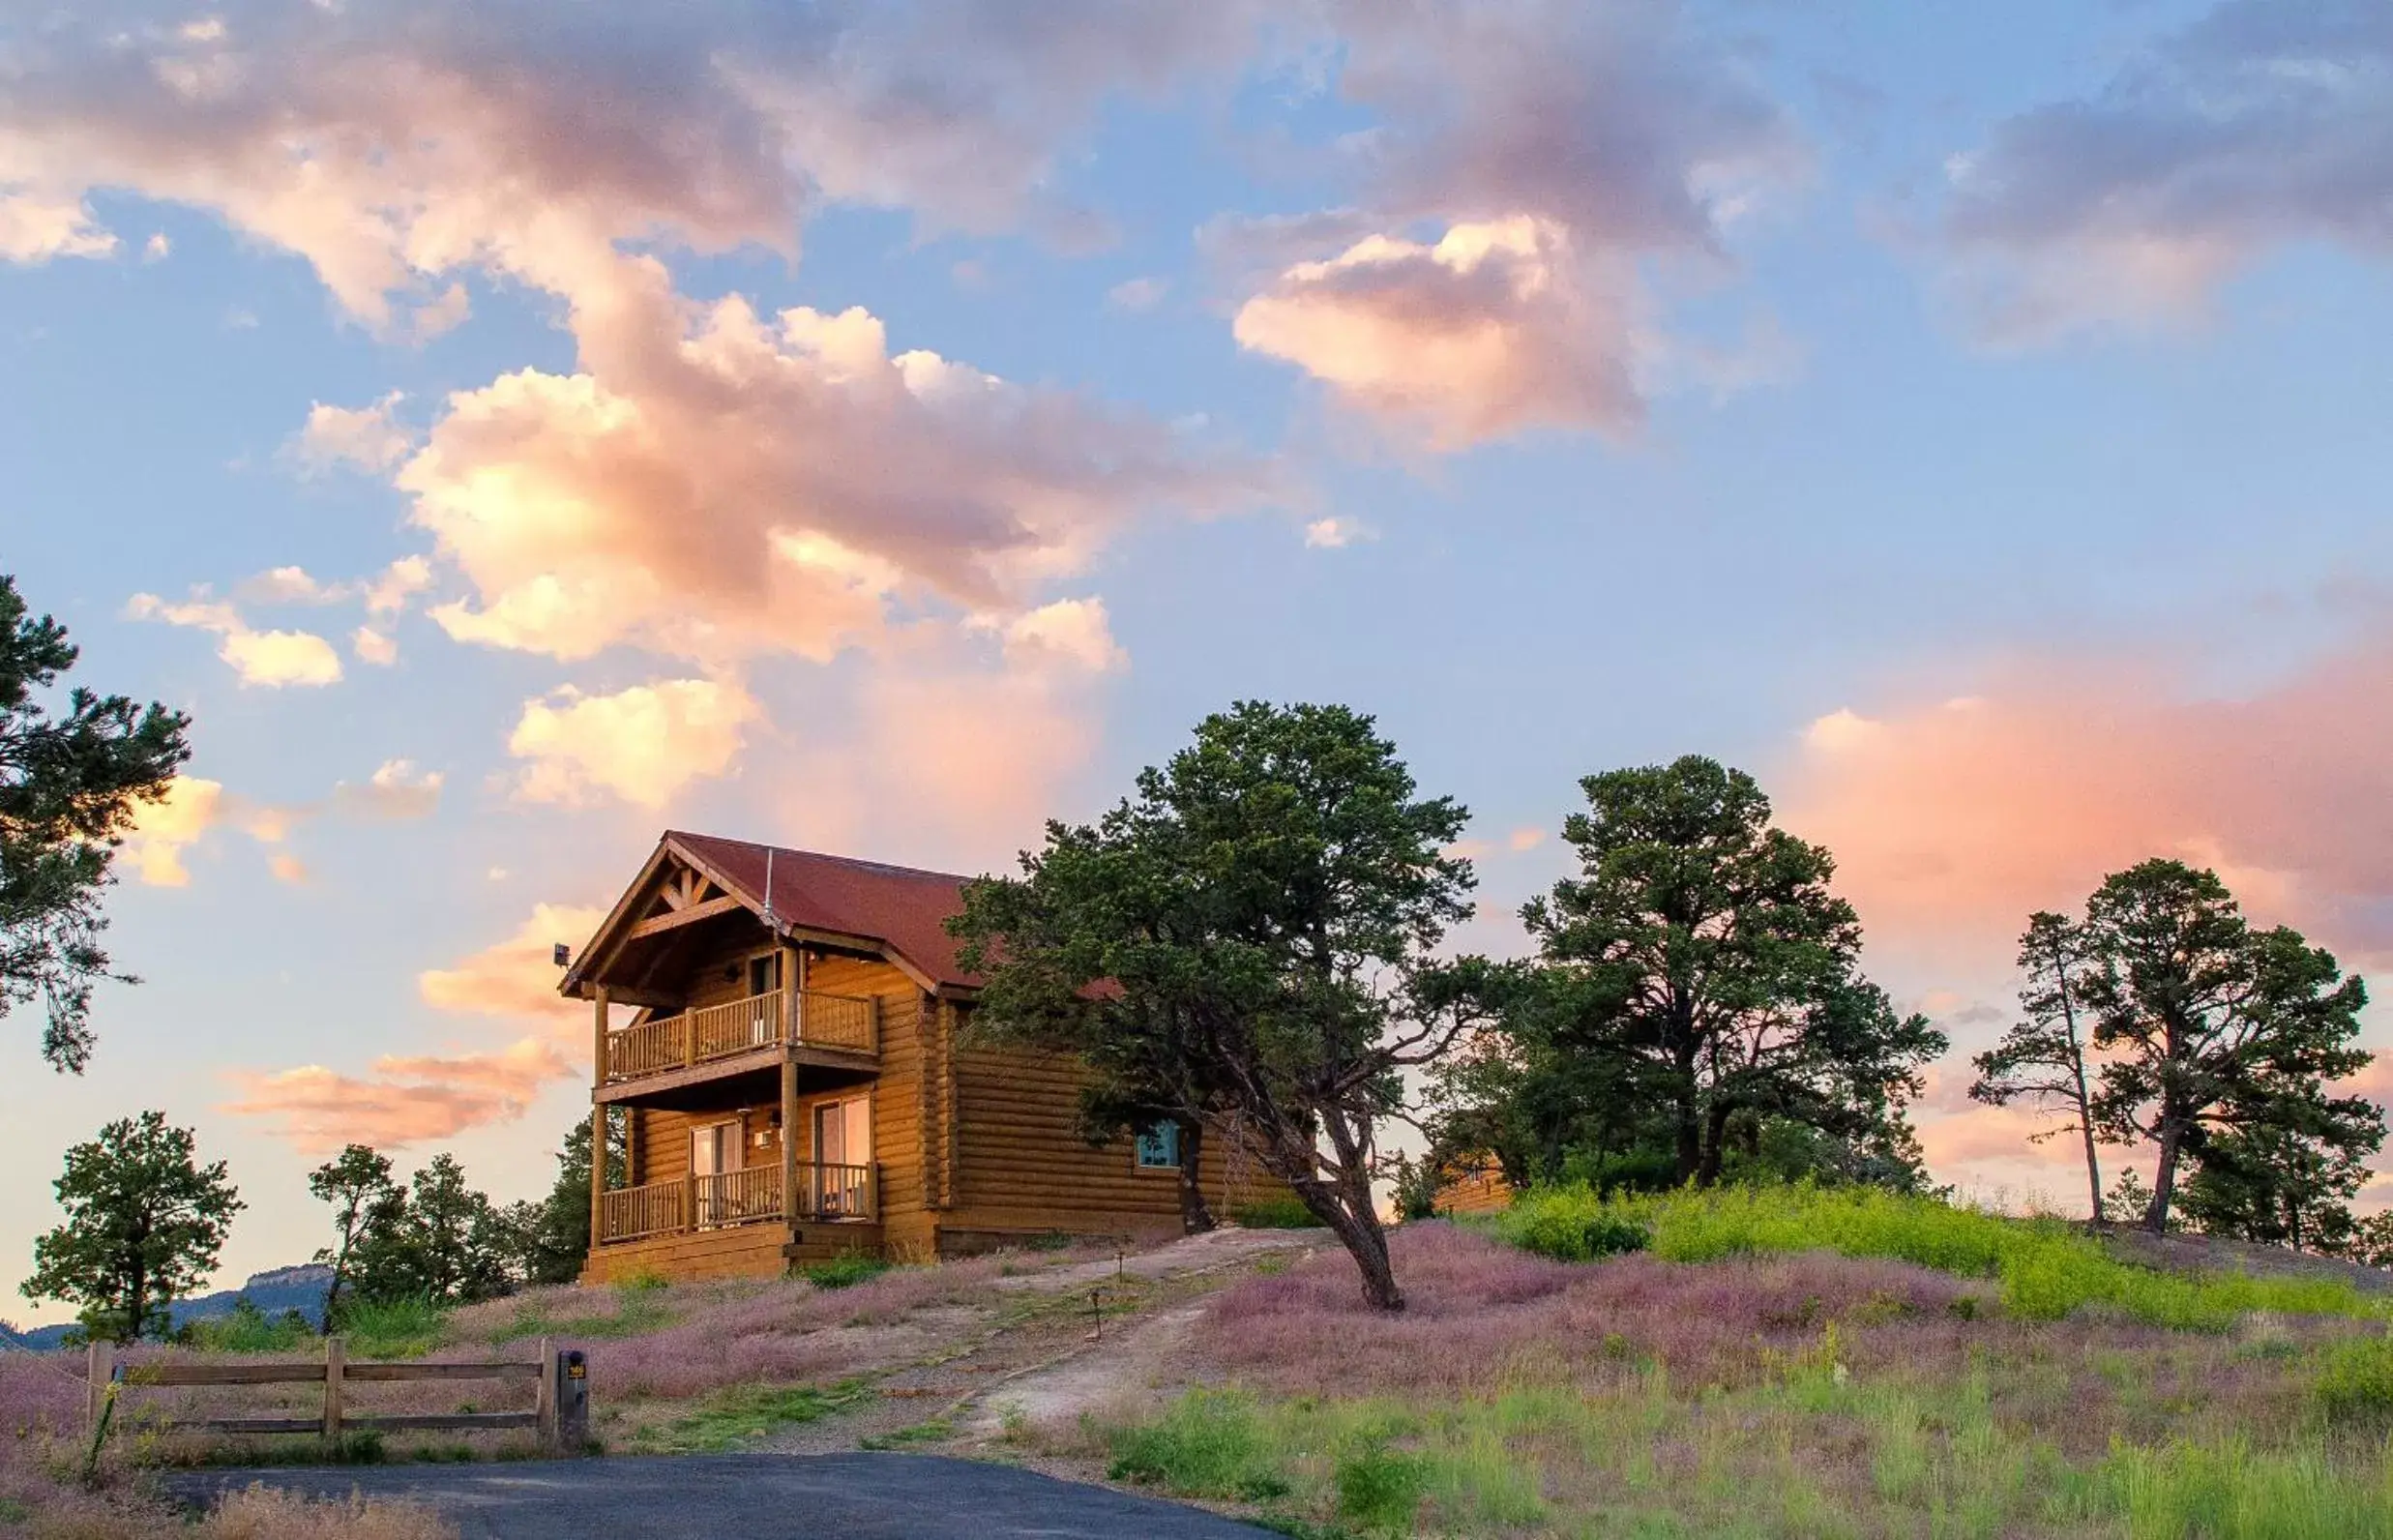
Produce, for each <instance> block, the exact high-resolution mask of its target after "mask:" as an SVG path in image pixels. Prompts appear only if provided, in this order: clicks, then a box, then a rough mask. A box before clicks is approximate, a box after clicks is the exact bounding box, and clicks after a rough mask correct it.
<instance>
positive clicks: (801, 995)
mask: <svg viewBox="0 0 2393 1540" xmlns="http://www.w3.org/2000/svg"><path fill="white" fill-rule="evenodd" d="M880 1040H881V1033H880V1001H879V1000H877V999H875V998H874V997H872V995H869V994H868V995H858V994H826V993H824V992H821V991H819V990H775V991H773V992H770V993H767V994H752V995H749V996H748V997H747V998H745V999H738V1000H730V1001H726V1002H724V1004H721V1005H701V1006H696V1007H694V1008H693V1009H690V1010H686V1011H682V1012H680V1013H679V1014H677V1015H673V1016H666V1017H659V1018H656V1019H654V1020H652V1021H646V1022H640V1023H638V1024H637V1025H635V1026H626V1027H619V1028H617V1029H615V1030H614V1031H611V1032H609V1033H607V1034H606V1080H607V1081H609V1082H610V1083H611V1082H613V1081H632V1080H638V1079H639V1078H640V1077H642V1076H646V1075H661V1074H664V1073H665V1072H666V1071H668V1070H678V1069H692V1068H694V1067H696V1066H697V1065H700V1064H706V1063H711V1062H712V1061H714V1060H716V1059H723V1058H731V1057H734V1056H736V1055H738V1054H741V1053H746V1052H748V1051H751V1050H753V1049H759V1048H772V1047H775V1046H777V1045H779V1044H783V1043H795V1044H798V1045H799V1046H801V1047H811V1048H830V1049H842V1050H845V1051H848V1052H851V1053H867V1054H872V1055H875V1056H877V1055H878V1054H879V1052H880V1047H881V1041H880Z"/></svg>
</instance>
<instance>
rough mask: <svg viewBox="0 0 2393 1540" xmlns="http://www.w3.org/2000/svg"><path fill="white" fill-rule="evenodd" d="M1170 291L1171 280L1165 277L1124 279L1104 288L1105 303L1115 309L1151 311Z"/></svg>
mask: <svg viewBox="0 0 2393 1540" xmlns="http://www.w3.org/2000/svg"><path fill="white" fill-rule="evenodd" d="M1170 292H1171V281H1170V280H1169V279H1165V278H1133V279H1124V280H1123V281H1121V282H1119V283H1116V284H1114V285H1113V286H1112V287H1111V288H1109V289H1108V290H1106V304H1107V305H1108V307H1110V308H1111V309H1113V310H1117V311H1151V310H1153V309H1154V308H1155V307H1156V306H1158V305H1160V304H1162V303H1163V298H1164V296H1165V295H1166V294H1168V293H1170Z"/></svg>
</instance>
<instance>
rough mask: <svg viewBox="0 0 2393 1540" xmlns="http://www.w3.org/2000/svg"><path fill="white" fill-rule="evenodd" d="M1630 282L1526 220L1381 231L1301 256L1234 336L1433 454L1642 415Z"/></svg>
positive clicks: (1564, 237)
mask: <svg viewBox="0 0 2393 1540" xmlns="http://www.w3.org/2000/svg"><path fill="white" fill-rule="evenodd" d="M1610 277H1611V278H1612V279H1615V280H1618V279H1622V278H1624V275H1619V274H1613V275H1610ZM1631 286H1633V285H1631V284H1629V283H1627V282H1625V281H1618V282H1610V281H1606V276H1605V275H1603V274H1602V273H1601V271H1600V268H1599V265H1598V264H1597V263H1595V262H1593V261H1591V260H1589V259H1588V258H1586V257H1584V256H1583V255H1581V253H1577V252H1574V251H1573V250H1572V247H1571V240H1570V236H1569V233H1568V232H1567V231H1566V230H1564V229H1563V228H1562V227H1561V226H1560V225H1557V224H1554V223H1552V222H1548V221H1543V220H1538V219H1534V218H1531V217H1528V216H1526V215H1521V216H1515V217H1513V218H1510V219H1504V220H1496V221H1492V222H1486V223H1476V224H1460V223H1458V224H1455V225H1452V226H1451V227H1449V228H1448V229H1447V231H1446V232H1445V234H1444V235H1443V236H1442V237H1440V238H1439V240H1438V241H1437V242H1436V244H1435V245H1433V246H1429V245H1422V244H1420V243H1418V242H1414V241H1405V240H1398V239H1394V238H1391V237H1389V236H1385V235H1374V236H1369V237H1366V238H1365V239H1363V240H1361V241H1358V242H1356V243H1355V244H1354V245H1353V246H1351V247H1349V248H1347V249H1346V250H1345V251H1344V252H1341V253H1340V254H1339V255H1337V256H1334V257H1331V258H1330V259H1328V260H1327V261H1320V262H1300V263H1298V264H1296V265H1295V266H1293V267H1290V268H1289V269H1287V270H1286V271H1285V272H1284V273H1282V274H1281V275H1280V276H1279V278H1278V279H1277V280H1276V281H1274V282H1273V283H1272V284H1271V285H1270V286H1269V287H1268V288H1266V289H1264V290H1263V291H1262V292H1261V293H1258V294H1256V295H1255V296H1254V297H1253V298H1251V299H1249V300H1248V301H1247V302H1246V303H1245V304H1244V305H1243V306H1241V307H1240V308H1239V311H1238V315H1237V319H1236V321H1235V322H1234V323H1233V330H1234V332H1235V334H1236V336H1237V339H1238V342H1239V345H1240V346H1242V347H1246V348H1249V349H1251V350H1253V351H1256V352H1258V353H1267V354H1270V355H1271V356H1273V357H1276V358H1282V359H1285V360H1287V361H1288V362H1289V363H1292V364H1295V365H1297V366H1299V367H1300V368H1302V369H1303V370H1306V372H1308V373H1310V374H1312V375H1313V376H1314V377H1315V378H1316V379H1319V380H1321V381H1322V382H1324V383H1325V384H1327V385H1328V386H1329V387H1330V388H1331V389H1332V390H1333V391H1335V392H1336V393H1337V395H1338V397H1339V398H1340V399H1341V400H1344V401H1345V402H1347V403H1348V404H1350V405H1352V406H1354V407H1357V408H1360V409H1362V410H1365V411H1368V412H1371V413H1374V414H1376V415H1379V416H1382V417H1385V418H1389V419H1394V420H1397V421H1399V422H1402V423H1405V424H1408V425H1410V427H1411V428H1412V429H1413V430H1414V431H1417V432H1418V433H1419V434H1420V435H1421V436H1423V437H1424V438H1426V440H1427V441H1428V443H1429V445H1430V447H1431V448H1433V449H1440V450H1453V449H1462V448H1466V447H1468V446H1469V445H1471V444H1475V443H1480V442H1483V441H1485V440H1488V439H1492V438H1500V437H1503V436H1504V435H1506V434H1509V433H1513V432H1517V431H1519V430H1521V429H1526V428H1537V427H1549V428H1582V429H1599V430H1602V431H1606V432H1615V433H1616V432H1620V431H1623V430H1626V429H1630V428H1633V427H1635V426H1636V425H1637V424H1638V423H1639V422H1640V421H1641V420H1642V418H1643V415H1644V402H1643V399H1642V398H1641V397H1640V395H1639V393H1638V388H1637V382H1636V380H1635V378H1634V377H1633V367H1632V366H1633V363H1634V358H1635V354H1636V352H1637V343H1636V341H1635V338H1634V336H1633V333H1634V330H1635V329H1634V327H1633V325H1632V319H1633V318H1632V316H1631V314H1630V311H1629V307H1628V303H1627V302H1626V301H1624V299H1623V298H1622V295H1621V292H1620V290H1622V289H1624V288H1628V287H1631Z"/></svg>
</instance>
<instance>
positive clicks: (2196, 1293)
mask: <svg viewBox="0 0 2393 1540" xmlns="http://www.w3.org/2000/svg"><path fill="white" fill-rule="evenodd" d="M1599 1227H1611V1229H1609V1230H1605V1229H1599ZM1490 1228H1491V1229H1493V1231H1494V1233H1495V1234H1496V1235H1497V1236H1499V1237H1500V1238H1502V1239H1504V1240H1506V1241H1509V1242H1511V1243H1512V1244H1513V1245H1516V1246H1520V1247H1521V1248H1523V1249H1524V1250H1528V1251H1534V1252H1539V1253H1542V1254H1543V1255H1546V1256H1549V1257H1556V1258H1559V1259H1563V1260H1565V1261H1586V1260H1591V1259H1594V1258H1595V1257H1598V1256H1601V1255H1603V1253H1602V1252H1600V1251H1596V1250H1593V1249H1592V1245H1593V1242H1592V1239H1591V1237H1592V1236H1594V1235H1596V1234H1598V1233H1607V1234H1611V1233H1624V1232H1626V1231H1636V1232H1640V1233H1641V1234H1642V1235H1643V1236H1644V1237H1646V1241H1645V1245H1646V1249H1648V1250H1650V1251H1651V1252H1652V1253H1653V1254H1654V1255H1655V1256H1657V1257H1660V1258H1663V1259H1667V1260H1669V1261H1679V1262H1706V1261H1717V1260H1719V1259H1723V1258H1728V1257H1737V1256H1752V1255H1760V1254H1773V1253H1789V1252H1805V1251H1829V1252H1837V1253H1841V1254H1842V1255H1844V1256H1847V1257H1889V1258H1893V1259H1898V1260H1901V1261H1907V1262H1914V1263H1917V1264H1918V1265H1920V1266H1922V1267H1934V1268H1935V1269H1937V1270H1939V1271H1941V1272H1948V1273H1958V1274H1960V1275H1962V1276H1964V1277H1969V1278H1992V1279H1996V1280H1998V1281H1999V1282H2000V1284H2001V1288H2002V1305H2003V1309H2004V1310H2005V1311H2007V1312H2008V1313H2010V1314H2011V1315H2014V1316H2018V1317H2022V1318H2027V1319H2033V1320H2057V1319H2059V1318H2061V1317H2063V1316H2066V1315H2068V1314H2070V1313H2071V1312H2072V1311H2075V1310H2078V1309H2081V1308H2083V1307H2085V1306H2088V1305H2097V1306H2104V1307H2107V1308H2110V1309H2112V1310H2116V1311H2118V1312H2119V1313H2121V1314H2122V1315H2126V1316H2129V1317H2132V1318H2135V1319H2137V1320H2141V1321H2145V1322H2148V1323H2151V1324H2154V1325H2162V1326H2172V1327H2178V1328H2184V1329H2192V1330H2201V1331H2221V1330H2225V1329H2226V1328H2227V1327H2229V1326H2231V1325H2232V1324H2233V1323H2234V1321H2235V1320H2236V1319H2237V1318H2239V1317H2241V1316H2243V1315H2244V1314H2246V1313H2248V1312H2251V1311H2256V1310H2272V1311H2279V1312H2283V1313H2285V1314H2288V1315H2311V1316H2349V1317H2355V1318H2363V1319H2380V1318H2384V1316H2385V1315H2386V1313H2387V1312H2386V1305H2385V1303H2384V1302H2383V1301H2382V1300H2379V1299H2375V1298H2371V1297H2370V1296H2368V1295H2366V1294H2363V1293H2361V1292H2360V1291H2359V1290H2358V1289H2356V1288H2353V1287H2352V1286H2351V1285H2350V1284H2349V1283H2347V1282H2345V1281H2343V1280H2340V1279H2332V1280H2329V1279H2298V1278H2255V1277H2252V1276H2249V1275H2247V1274H2243V1273H2211V1274H2203V1275H2200V1276H2185V1275H2181V1274H2176V1273H2163V1272H2156V1271H2153V1270H2151V1269H2149V1268H2144V1267H2138V1266H2133V1265H2130V1264H2128V1263H2125V1262H2122V1261H2119V1260H2118V1259H2115V1258H2113V1257H2112V1256H2111V1255H2110V1254H2109V1253H2108V1252H2106V1251H2105V1250H2104V1249H2103V1248H2102V1245H2101V1243H2100V1242H2098V1241H2096V1240H2094V1239H2093V1238H2092V1237H2090V1236H2088V1235H2085V1234H2083V1232H2081V1231H2079V1230H2077V1229H2073V1228H2071V1227H2070V1226H2068V1225H2066V1224H2064V1223H2062V1222H2061V1221H2058V1220H2051V1219H2027V1220H2022V1219H2010V1218H2006V1217H2004V1216H2002V1215H1999V1214H1991V1213H1987V1212H1985V1211H1983V1210H1981V1209H1975V1208H1963V1207H1956V1206H1954V1205H1952V1204H1950V1203H1946V1202H1943V1201H1940V1200H1938V1199H1933V1198H1917V1197H1909V1196H1906V1195H1902V1194H1897V1193H1889V1192H1886V1191H1883V1190H1882V1189H1878V1188H1866V1187H1840V1188H1820V1187H1815V1186H1812V1185H1811V1184H1809V1183H1802V1182H1798V1183H1794V1184H1791V1185H1787V1186H1774V1187H1732V1188H1714V1189H1711V1190H1709V1191H1697V1190H1695V1189H1692V1188H1687V1189H1681V1190H1679V1191H1676V1192H1670V1193H1657V1194H1649V1195H1642V1196H1618V1197H1614V1198H1611V1199H1603V1198H1599V1197H1598V1196H1596V1194H1595V1193H1594V1191H1593V1190H1591V1189H1589V1188H1586V1187H1548V1188H1539V1189H1535V1190H1533V1191H1530V1192H1527V1193H1524V1194H1522V1195H1521V1198H1520V1199H1518V1200H1517V1201H1515V1202H1514V1204H1513V1205H1512V1207H1511V1208H1510V1209H1508V1210H1506V1211H1505V1212H1504V1213H1502V1214H1500V1215H1498V1216H1496V1217H1495V1218H1494V1219H1493V1220H1492V1222H1490Z"/></svg>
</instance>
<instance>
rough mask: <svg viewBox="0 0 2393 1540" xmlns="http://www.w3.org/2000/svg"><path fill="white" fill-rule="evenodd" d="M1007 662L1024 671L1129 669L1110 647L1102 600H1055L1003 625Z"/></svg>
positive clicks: (1115, 648)
mask: <svg viewBox="0 0 2393 1540" xmlns="http://www.w3.org/2000/svg"><path fill="white" fill-rule="evenodd" d="M1005 653H1006V657H1007V659H1008V660H1009V661H1011V662H1014V663H1017V664H1019V665H1022V666H1027V667H1033V668H1036V667H1040V666H1050V665H1061V666H1065V667H1069V668H1078V669H1083V670H1085V671H1087V672H1089V673H1110V672H1113V671H1114V670H1117V669H1121V668H1127V667H1129V666H1130V654H1128V653H1126V652H1124V651H1123V650H1122V649H1121V648H1120V647H1119V646H1117V645H1116V644H1115V643H1114V640H1113V632H1112V628H1111V626H1110V624H1109V623H1108V620H1107V617H1106V607H1105V601H1104V600H1102V599H1058V600H1056V601H1055V602H1054V603H1053V604H1049V605H1042V606H1040V607H1038V608H1036V609H1033V610H1031V611H1030V612H1029V613H1028V614H1023V615H1017V616H1015V617H1014V618H1013V619H1012V620H1010V621H1008V622H1006V623H1005Z"/></svg>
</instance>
